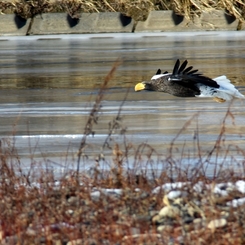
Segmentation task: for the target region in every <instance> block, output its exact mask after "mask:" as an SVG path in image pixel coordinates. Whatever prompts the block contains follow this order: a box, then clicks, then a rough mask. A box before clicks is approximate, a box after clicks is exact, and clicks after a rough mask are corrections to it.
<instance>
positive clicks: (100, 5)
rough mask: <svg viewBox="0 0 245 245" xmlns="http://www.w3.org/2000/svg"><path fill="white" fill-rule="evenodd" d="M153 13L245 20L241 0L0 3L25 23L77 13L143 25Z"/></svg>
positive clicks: (26, 0)
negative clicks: (219, 13) (116, 16)
mask: <svg viewBox="0 0 245 245" xmlns="http://www.w3.org/2000/svg"><path fill="white" fill-rule="evenodd" d="M152 10H173V11H174V12H175V13H176V14H177V15H181V16H185V17H186V18H188V19H191V18H193V16H200V14H201V13H202V12H203V11H212V10H225V11H226V12H227V14H229V15H231V16H233V17H235V18H237V19H238V20H239V21H240V22H243V21H244V20H245V2H244V1H243V0H233V1H230V0H15V1H1V2H0V13H1V12H2V13H16V14H17V15H19V16H21V17H22V18H24V19H27V18H32V17H33V16H35V15H37V14H42V13H50V12H67V13H68V14H69V15H70V16H71V17H72V18H79V15H80V13H83V12H84V13H92V12H120V13H122V14H124V15H126V16H128V17H131V18H133V19H134V20H136V21H144V20H146V19H147V16H148V14H149V12H150V11H152Z"/></svg>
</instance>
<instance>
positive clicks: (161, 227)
mask: <svg viewBox="0 0 245 245" xmlns="http://www.w3.org/2000/svg"><path fill="white" fill-rule="evenodd" d="M173 230H174V227H173V226H172V225H159V226H158V227H157V231H158V232H163V231H165V232H173Z"/></svg>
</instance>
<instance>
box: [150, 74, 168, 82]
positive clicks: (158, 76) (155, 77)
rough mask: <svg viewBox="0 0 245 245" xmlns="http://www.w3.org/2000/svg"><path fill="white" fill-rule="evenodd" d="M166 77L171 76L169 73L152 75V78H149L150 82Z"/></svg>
mask: <svg viewBox="0 0 245 245" xmlns="http://www.w3.org/2000/svg"><path fill="white" fill-rule="evenodd" d="M168 75H171V73H166V74H158V75H154V76H153V77H152V78H151V80H155V79H158V78H160V77H164V76H168Z"/></svg>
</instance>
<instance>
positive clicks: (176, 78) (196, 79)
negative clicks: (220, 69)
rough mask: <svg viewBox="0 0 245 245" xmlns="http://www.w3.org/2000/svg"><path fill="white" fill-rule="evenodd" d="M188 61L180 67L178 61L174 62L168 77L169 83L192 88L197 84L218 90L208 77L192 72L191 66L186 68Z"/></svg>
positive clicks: (216, 85) (195, 71) (217, 86)
mask: <svg viewBox="0 0 245 245" xmlns="http://www.w3.org/2000/svg"><path fill="white" fill-rule="evenodd" d="M187 64H188V61H187V60H185V61H184V62H183V63H182V64H181V65H180V61H179V59H178V60H177V61H176V63H175V66H174V69H173V72H172V74H171V75H169V77H168V81H169V82H171V81H172V82H175V83H178V84H182V85H185V86H188V85H189V86H190V87H193V85H194V86H195V84H197V83H202V84H203V85H206V86H210V87H214V88H219V85H218V84H217V82H216V81H214V80H212V79H211V78H209V77H205V76H203V75H202V74H201V73H197V72H198V70H192V69H193V66H189V67H186V66H187Z"/></svg>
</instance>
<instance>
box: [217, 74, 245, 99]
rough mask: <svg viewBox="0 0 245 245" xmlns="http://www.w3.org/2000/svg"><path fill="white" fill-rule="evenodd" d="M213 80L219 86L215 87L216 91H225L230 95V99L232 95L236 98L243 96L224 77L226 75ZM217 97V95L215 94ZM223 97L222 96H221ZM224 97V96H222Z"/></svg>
mask: <svg viewBox="0 0 245 245" xmlns="http://www.w3.org/2000/svg"><path fill="white" fill-rule="evenodd" d="M213 80H214V81H216V82H217V83H218V84H219V86H220V88H219V89H217V91H219V92H220V93H225V94H226V95H230V96H229V97H230V99H232V97H236V98H240V99H242V98H245V97H244V95H243V94H241V93H240V92H239V91H238V90H237V89H236V88H235V86H234V85H233V84H232V83H231V81H230V80H229V79H228V78H227V77H226V76H224V75H223V76H220V77H216V78H214V79H213ZM217 97H219V96H217ZM222 98H223V97H222ZM223 99H225V98H223Z"/></svg>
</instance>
